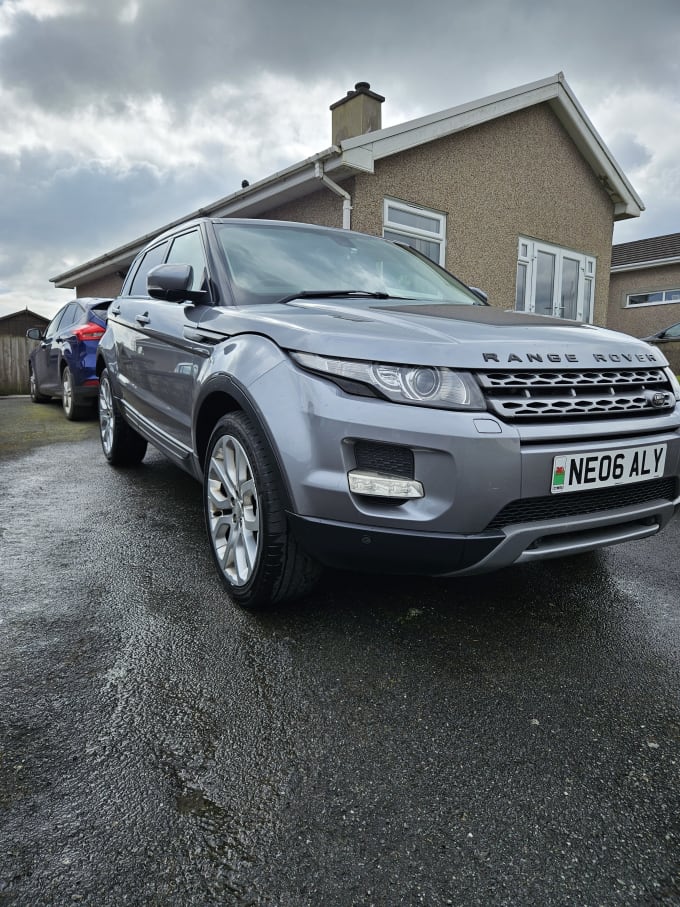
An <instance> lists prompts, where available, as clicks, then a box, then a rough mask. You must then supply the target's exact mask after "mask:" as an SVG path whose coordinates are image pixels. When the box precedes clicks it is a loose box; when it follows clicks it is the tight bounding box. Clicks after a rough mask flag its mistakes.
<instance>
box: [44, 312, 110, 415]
mask: <svg viewBox="0 0 680 907" xmlns="http://www.w3.org/2000/svg"><path fill="white" fill-rule="evenodd" d="M110 304H111V300H110V299H98V298H97V299H95V298H91V299H74V300H72V301H71V302H69V303H67V304H66V305H65V306H64V307H63V308H61V309H60V310H59V311H58V312H57V314H56V315H55V316H54V318H53V319H52V321H50V323H49V324H48V325H47V328H45V330H41V329H40V328H30V329H29V330H28V331H26V337H27V338H28V339H29V340H37V341H39V343H38V346H36V347H35V349H34V350H32V351H31V353H30V355H29V357H28V369H29V375H30V388H31V400H33V402H34V403H46V402H47V401H48V400H50V399H51V398H52V397H61V402H62V406H63V407H64V414H65V416H66V418H67V419H71V420H74V419H82V418H85V417H86V416H88V415H93V414H94V412H95V410H96V407H97V397H98V394H99V379H98V378H97V372H96V359H97V347H98V345H99V341H100V340H101V338H102V336H103V335H104V331H105V330H106V319H107V315H108V309H109V305H110Z"/></svg>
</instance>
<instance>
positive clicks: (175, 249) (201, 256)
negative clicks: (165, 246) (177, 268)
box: [167, 230, 206, 290]
mask: <svg viewBox="0 0 680 907" xmlns="http://www.w3.org/2000/svg"><path fill="white" fill-rule="evenodd" d="M167 261H168V262H173V263H176V264H183V265H191V267H192V268H193V271H194V280H193V283H192V285H191V287H189V289H190V290H202V289H203V288H204V287H203V285H204V283H205V273H206V269H205V253H204V251H203V243H202V242H201V234H200V233H199V232H198V230H192V231H191V232H190V233H182V235H181V236H176V237H175V238H174V239H173V241H172V246H171V248H170V254H169V255H168V258H167Z"/></svg>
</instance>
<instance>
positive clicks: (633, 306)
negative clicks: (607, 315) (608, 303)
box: [624, 287, 680, 309]
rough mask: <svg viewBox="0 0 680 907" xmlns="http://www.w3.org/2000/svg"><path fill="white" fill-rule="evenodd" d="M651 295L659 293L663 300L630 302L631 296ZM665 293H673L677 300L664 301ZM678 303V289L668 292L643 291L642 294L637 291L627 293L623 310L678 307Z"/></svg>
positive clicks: (679, 301)
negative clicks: (656, 306) (655, 306)
mask: <svg viewBox="0 0 680 907" xmlns="http://www.w3.org/2000/svg"><path fill="white" fill-rule="evenodd" d="M652 293H661V295H662V296H663V297H664V298H663V299H657V300H655V301H654V302H631V301H630V300H631V297H632V296H651V294H652ZM667 293H675V294H677V298H676V299H666V298H665V297H666V294H667ZM678 303H680V287H673V288H672V289H668V290H645V291H642V292H640V291H638V292H637V293H628V294H627V296H626V305H625V306H624V308H626V309H644V308H647V306H650V305H678Z"/></svg>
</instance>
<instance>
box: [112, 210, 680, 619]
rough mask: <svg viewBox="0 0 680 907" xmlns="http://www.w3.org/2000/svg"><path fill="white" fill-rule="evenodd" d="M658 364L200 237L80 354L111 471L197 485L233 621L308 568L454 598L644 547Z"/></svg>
mask: <svg viewBox="0 0 680 907" xmlns="http://www.w3.org/2000/svg"><path fill="white" fill-rule="evenodd" d="M666 366H667V363H666V361H665V359H664V357H663V355H662V353H661V352H660V351H658V350H656V349H654V348H652V347H650V346H648V345H647V344H645V343H642V342H641V341H639V340H635V339H633V338H631V337H628V336H624V335H620V334H615V333H612V332H609V331H605V330H602V329H599V328H595V327H593V326H591V325H584V324H578V323H575V322H567V321H563V320H558V319H552V318H547V317H541V316H531V315H526V314H522V313H515V312H507V311H502V310H500V309H498V308H494V307H492V306H489V305H486V304H484V302H483V300H482V299H481V298H480V295H479V294H476V293H474V292H472V291H471V290H470V289H468V288H467V287H466V286H464V285H463V284H462V283H461V282H460V281H458V280H457V279H456V278H455V277H453V276H452V275H450V274H449V273H447V272H446V271H444V270H443V269H442V268H440V267H438V266H437V265H435V264H433V263H432V262H430V261H429V260H428V259H427V258H425V257H424V256H422V255H420V254H419V253H418V252H416V251H414V250H412V249H409V248H407V247H404V246H401V245H398V244H394V243H390V242H386V241H385V240H382V239H378V238H376V237H373V236H366V235H363V234H360V233H353V232H350V231H344V230H333V229H328V228H322V227H315V226H310V225H306V224H289V223H281V222H270V221H260V220H254V221H245V220H235V219H234V220H231V219H227V220H220V219H202V220H199V221H196V222H193V223H190V224H186V225H184V226H182V227H181V228H176V229H175V230H173V231H170V232H168V233H166V234H164V235H162V236H160V237H159V238H158V239H156V240H155V241H153V242H152V243H151V244H150V245H149V246H148V247H147V248H146V249H145V250H144V251H143V252H142V253H140V255H139V256H138V257H137V259H136V260H135V262H134V263H133V265H132V267H131V269H130V271H129V274H128V276H127V278H126V280H125V284H124V286H123V288H122V292H121V295H120V296H119V297H118V298H117V299H116V300H114V302H113V304H112V306H111V309H110V312H109V321H108V329H107V331H106V334H105V335H104V337H103V339H102V341H101V343H100V346H99V353H98V367H97V370H98V373H99V375H100V399H99V405H100V425H101V439H102V446H103V450H104V454H105V455H106V457H107V459H108V460H109V462H110V463H112V464H114V465H119V464H134V463H138V462H139V461H141V459H142V458H143V456H144V453H145V450H146V445H147V442H151V443H152V444H153V445H155V446H156V447H157V448H159V449H160V450H161V451H163V453H164V454H166V455H167V456H168V457H169V458H170V459H171V460H172V461H174V462H175V463H176V464H178V465H179V466H181V467H182V468H184V469H186V470H187V471H188V472H190V473H191V474H192V475H194V476H195V477H196V478H197V479H199V480H200V481H201V482H202V484H203V502H204V510H205V519H206V526H207V532H208V537H209V539H210V545H211V548H212V553H213V556H214V559H215V562H216V564H217V568H218V571H219V574H220V576H221V578H222V580H223V582H224V583H225V585H226V587H227V589H228V591H229V594H230V595H231V597H232V599H233V600H234V601H236V602H238V603H240V604H241V605H243V606H245V607H250V608H256V607H261V606H264V605H266V604H267V603H270V602H274V601H280V600H283V599H286V598H292V597H294V596H298V595H301V594H302V593H304V592H306V591H307V590H308V589H310V588H311V586H312V584H313V582H314V581H315V579H316V577H317V575H318V571H319V565H321V564H327V565H334V566H339V567H344V568H350V569H362V570H371V571H381V572H390V573H415V574H418V573H419V574H430V575H455V574H468V573H478V572H485V571H489V570H493V569H496V568H499V567H505V566H507V565H509V564H513V563H517V562H528V561H533V560H536V559H539V558H548V557H556V556H559V555H565V554H571V553H574V552H579V551H586V550H590V549H593V548H597V547H600V546H603V545H608V544H612V543H615V542H622V541H627V540H631V539H641V538H644V537H646V536H649V535H652V534H653V533H655V532H657V531H658V530H659V529H660V528H661V527H663V526H664V525H665V524H666V523H667V522H668V520H669V519H670V518H671V516H672V515H673V513H674V512H675V510H676V509H677V507H678V504H679V503H680V498H679V491H678V473H679V470H680V463H679V457H680V407H679V406H678V400H680V387H679V386H678V382H677V380H676V379H675V377H674V376H673V375H672V373H671V372H670V370H669V369H668V368H667V367H666Z"/></svg>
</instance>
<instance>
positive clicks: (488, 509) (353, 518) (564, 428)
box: [254, 365, 680, 575]
mask: <svg viewBox="0 0 680 907" xmlns="http://www.w3.org/2000/svg"><path fill="white" fill-rule="evenodd" d="M256 385H260V386H259V387H256V388H254V389H256V390H258V391H259V393H258V397H259V399H260V400H266V401H267V405H266V406H262V407H261V412H262V415H263V418H264V420H265V422H266V424H267V425H268V429H269V431H268V434H269V438H270V439H271V440H272V444H273V446H274V448H275V453H276V456H277V458H278V460H279V463H280V466H281V474H282V475H283V477H284V480H285V481H286V484H287V488H288V499H289V508H288V510H289V520H290V523H291V526H292V528H293V531H294V532H295V534H296V536H297V537H298V538H299V540H300V542H301V544H302V545H303V546H304V547H305V548H306V549H307V550H308V551H309V552H310V554H312V555H314V556H315V557H317V558H318V560H320V561H321V562H322V563H324V564H327V565H330V566H334V567H340V568H349V569H362V570H368V571H376V572H389V573H397V574H398V573H402V574H428V575H453V574H466V573H477V572H487V571H490V570H495V569H498V568H500V567H505V566H508V565H510V564H512V563H521V562H528V561H533V560H538V559H543V558H550V557H558V556H562V555H568V554H573V553H577V552H581V551H588V550H591V549H595V548H599V547H602V546H604V545H611V544H615V543H618V542H624V541H631V540H636V539H642V538H646V537H648V536H650V535H653V534H655V533H656V532H658V531H659V530H660V529H661V528H663V526H665V525H666V523H667V522H668V521H669V520H670V519H671V517H672V516H673V514H674V513H675V511H676V510H677V508H678V506H679V505H680V496H679V495H680V491H679V490H678V475H679V474H680V409H678V410H676V412H675V413H673V414H672V415H670V416H669V415H668V414H666V415H664V416H660V417H658V418H657V417H647V418H644V419H641V418H634V419H619V420H614V419H608V420H592V421H590V422H585V421H583V422H580V423H563V424H560V425H555V424H550V425H542V426H530V427H526V428H525V427H524V426H521V427H520V426H517V425H509V424H507V423H504V422H501V421H500V420H499V419H496V418H494V417H492V416H490V415H489V414H487V413H480V412H476V413H473V412H470V413H467V412H451V411H444V410H432V409H426V408H421V407H415V406H413V407H411V406H405V405H399V404H393V403H387V402H384V401H381V400H375V399H365V398H360V397H351V396H349V395H347V394H345V393H343V392H342V391H340V390H339V389H338V388H337V387H336V386H335V385H333V384H331V383H330V382H329V381H326V380H324V379H320V378H316V377H315V376H310V375H308V374H306V373H302V372H300V371H298V370H296V369H294V367H292V366H289V365H282V366H280V367H279V368H274V369H272V370H271V371H270V372H268V373H267V374H266V375H265V376H263V377H262V378H261V379H259V380H258V382H256ZM272 403H273V404H274V405H272ZM365 441H369V442H375V443H377V444H385V445H396V446H403V447H407V448H408V449H409V450H410V451H412V452H413V478H414V479H415V480H417V481H418V482H419V483H421V484H422V487H423V489H424V492H425V493H424V497H422V498H418V499H414V500H407V501H404V502H403V503H397V504H396V505H395V502H390V501H387V502H386V501H381V500H379V499H372V498H369V497H364V496H362V495H358V494H353V493H352V492H351V491H350V489H349V484H348V474H349V473H350V472H351V471H352V470H353V469H356V468H357V466H358V463H357V460H356V456H355V450H356V446H357V442H365ZM662 443H663V444H665V445H666V449H667V453H666V461H665V469H664V477H665V479H667V480H668V481H665V485H664V488H663V491H659V493H658V495H657V492H656V486H652V485H649V486H647V487H646V488H645V489H643V493H642V494H641V495H640V494H637V495H636V494H635V493H634V489H633V486H629V487H630V488H631V495H630V498H629V497H628V493H627V492H625V493H623V494H622V495H620V496H619V497H618V499H617V500H615V501H614V502H612V501H610V500H609V499H607V501H606V502H605V503H604V504H602V503H600V504H599V505H598V506H594V507H593V509H592V510H589V509H588V508H585V509H583V508H582V509H581V512H572V513H570V514H569V515H566V516H565V515H564V514H563V513H562V514H560V508H559V507H558V506H557V504H555V506H554V507H553V504H552V502H553V500H555V499H554V498H552V497H551V479H552V473H553V458H554V457H555V456H560V455H565V454H569V453H575V452H579V453H584V454H585V453H587V454H590V453H600V452H606V451H608V450H611V449H613V448H617V449H620V448H625V447H631V448H634V447H639V446H643V445H645V444H662ZM640 484H641V485H644V484H645V483H640ZM647 489H648V491H647ZM579 494H582V492H572V493H571V494H570V495H569V497H570V498H574V499H575V498H576V496H578V495H579ZM565 497H566V496H565ZM527 501H528V502H533V501H539V502H541V507H539V508H538V510H539V514H538V516H536V514H531V515H530V516H527V515H526V513H525V510H524V509H523V507H522V506H520V507H519V508H518V509H517V510H516V511H515V515H514V516H513V517H512V518H511V519H509V520H508V521H506V522H501V523H500V524H499V523H498V522H497V521H496V518H497V516H498V515H499V513H501V512H502V511H503V510H504V508H507V507H508V506H509V505H516V504H517V503H519V504H523V503H524V502H527ZM577 509H578V508H577ZM529 510H531V507H530V508H529ZM553 510H554V511H555V512H554V513H553V512H552V511H553ZM517 513H518V514H519V515H517ZM490 524H492V525H490Z"/></svg>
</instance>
